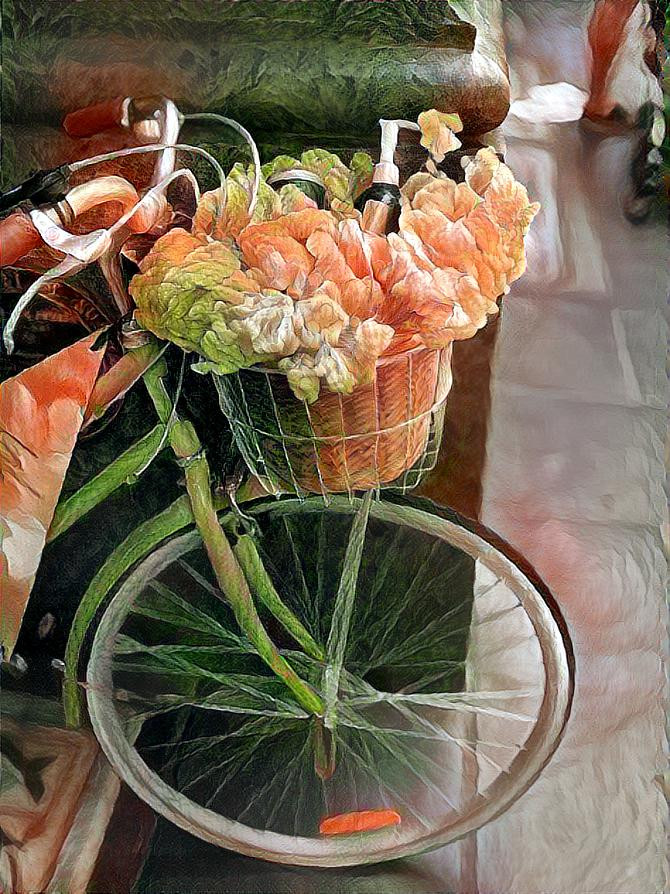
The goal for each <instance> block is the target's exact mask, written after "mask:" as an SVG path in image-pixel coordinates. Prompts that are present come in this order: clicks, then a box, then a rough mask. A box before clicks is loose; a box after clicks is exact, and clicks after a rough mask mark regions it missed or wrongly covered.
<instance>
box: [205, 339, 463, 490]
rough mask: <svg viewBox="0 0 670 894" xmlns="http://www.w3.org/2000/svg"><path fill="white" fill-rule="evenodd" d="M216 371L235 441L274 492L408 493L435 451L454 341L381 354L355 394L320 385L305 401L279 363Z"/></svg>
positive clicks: (432, 461)
mask: <svg viewBox="0 0 670 894" xmlns="http://www.w3.org/2000/svg"><path fill="white" fill-rule="evenodd" d="M214 378H215V383H216V388H217V390H218V393H219V400H220V404H221V409H222V410H223V412H224V414H225V415H226V417H227V419H228V421H229V422H230V426H231V428H232V432H233V436H234V438H235V441H236V443H237V446H238V448H239V450H240V452H241V453H242V456H243V457H244V459H245V461H246V463H247V465H248V466H249V469H250V470H251V472H252V473H253V474H254V475H255V476H256V477H257V478H259V480H260V481H261V482H262V484H263V486H264V487H265V488H266V489H267V490H268V491H269V492H270V493H274V494H279V493H282V492H283V493H285V492H286V491H291V492H295V493H297V494H298V495H299V496H303V495H307V494H310V493H317V494H319V493H320V494H322V495H323V496H324V497H326V496H327V495H328V494H331V493H349V494H351V493H353V492H354V491H367V490H373V489H376V490H379V489H381V488H395V489H400V490H402V491H403V492H404V491H407V490H410V489H411V488H413V487H416V485H417V484H418V483H419V481H420V480H421V478H422V477H423V475H424V474H425V473H426V472H428V471H430V470H431V469H432V468H433V467H434V466H435V462H436V460H437V453H438V450H439V447H440V441H441V437H442V427H443V422H444V405H445V401H446V398H447V395H448V393H449V389H450V388H451V382H452V376H451V346H449V347H447V348H442V349H440V350H431V349H427V348H417V349H414V350H411V351H407V352H405V353H400V354H394V355H390V356H387V357H382V358H381V359H380V360H379V362H378V363H377V367H376V370H375V377H374V380H373V381H372V382H371V383H370V384H369V385H359V386H358V387H356V388H355V389H354V391H353V392H352V393H351V394H336V393H334V392H331V391H328V390H326V388H325V387H324V388H322V390H321V393H320V395H319V397H318V399H317V400H316V401H315V402H314V403H313V404H311V405H310V404H307V403H304V402H302V401H299V400H298V399H297V398H296V397H295V395H294V394H293V392H292V391H291V389H290V387H289V384H288V381H287V379H286V376H285V375H284V373H282V372H281V371H279V370H276V369H266V368H263V367H252V368H251V369H245V370H240V371H239V372H238V373H234V374H232V375H226V376H215V377H214Z"/></svg>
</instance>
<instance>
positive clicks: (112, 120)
mask: <svg viewBox="0 0 670 894" xmlns="http://www.w3.org/2000/svg"><path fill="white" fill-rule="evenodd" d="M127 103H128V99H127V98H126V97H123V96H117V97H116V98H115V99H109V100H107V101H106V102H99V103H96V104H95V105H93V106H86V108H83V109H77V110H76V111H75V112H70V113H69V114H68V115H66V116H65V119H64V120H63V128H64V130H65V132H66V133H67V134H68V135H69V136H71V137H92V136H93V135H94V134H97V133H101V132H102V131H104V130H110V129H111V128H112V127H120V126H122V125H123V123H124V117H125V111H126V110H125V108H124V107H125V106H127Z"/></svg>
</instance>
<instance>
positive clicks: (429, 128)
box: [417, 109, 463, 164]
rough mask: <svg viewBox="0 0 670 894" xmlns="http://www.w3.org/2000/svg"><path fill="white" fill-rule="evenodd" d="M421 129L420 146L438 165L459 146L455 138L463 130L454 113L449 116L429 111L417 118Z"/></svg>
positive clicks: (459, 142)
mask: <svg viewBox="0 0 670 894" xmlns="http://www.w3.org/2000/svg"><path fill="white" fill-rule="evenodd" d="M417 123H418V125H419V127H420V128H421V145H422V146H424V147H425V148H426V149H427V150H428V151H429V152H430V154H431V155H432V156H433V158H434V159H435V161H436V162H437V163H438V164H439V163H440V162H441V161H442V159H443V158H444V156H445V155H446V154H447V153H448V152H453V151H454V149H458V147H459V146H460V145H461V141H460V140H459V139H458V137H457V136H456V134H457V133H460V132H461V131H462V130H463V122H462V121H461V119H460V116H459V115H457V114H456V113H453V114H451V115H449V114H446V113H445V112H438V111H437V109H430V110H429V111H427V112H421V114H420V115H419V117H418V118H417Z"/></svg>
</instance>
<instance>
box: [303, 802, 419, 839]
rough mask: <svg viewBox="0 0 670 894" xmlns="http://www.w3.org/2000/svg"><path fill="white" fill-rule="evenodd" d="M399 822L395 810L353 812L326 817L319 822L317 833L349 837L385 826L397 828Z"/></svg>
mask: <svg viewBox="0 0 670 894" xmlns="http://www.w3.org/2000/svg"><path fill="white" fill-rule="evenodd" d="M400 822H401V817H400V814H399V813H396V811H395V810H388V809H386V808H384V809H379V810H355V811H353V812H352V813H338V814H336V815H335V816H327V817H326V818H325V819H323V820H321V823H320V824H319V832H320V833H321V834H322V835H351V834H353V833H354V832H372V831H373V830H374V829H384V828H386V826H397V825H399V823H400Z"/></svg>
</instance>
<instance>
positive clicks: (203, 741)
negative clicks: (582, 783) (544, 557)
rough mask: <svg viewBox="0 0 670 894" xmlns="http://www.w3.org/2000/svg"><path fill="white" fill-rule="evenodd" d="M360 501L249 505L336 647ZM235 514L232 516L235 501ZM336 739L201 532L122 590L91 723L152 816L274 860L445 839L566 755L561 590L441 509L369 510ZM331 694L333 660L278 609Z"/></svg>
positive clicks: (288, 597)
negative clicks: (270, 665) (339, 596)
mask: <svg viewBox="0 0 670 894" xmlns="http://www.w3.org/2000/svg"><path fill="white" fill-rule="evenodd" d="M358 504H359V501H357V500H349V499H347V498H344V497H333V498H331V500H330V501H329V503H328V505H325V504H324V502H323V500H322V499H321V498H317V497H314V498H310V499H307V500H305V501H301V500H298V499H296V498H286V499H281V500H271V501H263V502H260V503H257V504H255V505H252V506H251V507H250V508H249V512H250V514H251V515H253V517H254V519H255V521H256V523H257V525H258V528H259V531H260V536H259V539H258V543H259V548H260V551H261V554H262V558H263V561H264V564H265V566H266V569H267V571H268V572H269V574H270V576H271V577H272V579H273V582H274V584H275V587H276V589H277V591H278V592H279V594H280V596H281V598H282V599H283V600H284V602H285V603H286V604H287V605H288V606H289V607H290V609H291V610H292V611H293V612H294V614H295V615H296V616H297V617H298V618H299V620H300V621H301V623H302V624H303V625H304V627H305V628H306V629H307V630H308V631H309V632H310V634H311V635H312V636H313V638H314V640H315V641H316V642H318V643H321V644H326V643H327V641H328V635H329V631H330V628H331V624H332V623H333V607H334V603H335V595H336V591H337V588H338V582H339V580H340V576H341V573H342V568H343V562H344V553H345V550H346V546H347V542H348V537H349V532H350V529H351V525H352V522H353V519H354V516H355V512H356V508H357V506H358ZM221 521H222V523H223V524H224V525H226V524H228V523H229V522H230V521H231V517H230V515H229V514H227V513H223V514H222V516H221ZM348 623H349V629H348V637H347V640H346V649H345V650H344V659H343V666H342V672H341V674H340V676H339V685H338V690H337V702H336V705H335V711H334V714H335V716H336V727H335V730H334V732H333V733H332V736H331V734H330V733H328V737H329V740H328V750H329V756H328V763H329V766H328V768H327V770H324V767H323V751H324V738H323V733H324V731H323V729H322V725H320V721H319V720H318V719H316V718H314V717H312V716H310V715H308V714H307V713H305V712H304V711H303V710H302V709H301V708H300V707H299V706H298V705H297V704H295V702H294V701H293V700H292V698H291V695H290V693H289V692H288V690H286V689H284V688H283V684H282V682H281V681H280V680H278V679H277V678H276V677H274V676H273V675H272V674H271V673H270V671H269V670H268V669H267V668H266V667H265V665H264V664H263V663H262V662H261V661H260V659H259V658H258V656H257V655H256V654H255V653H254V652H253V648H252V647H251V645H250V643H249V642H248V641H247V640H246V639H245V638H244V637H243V636H242V635H241V634H240V632H239V630H238V628H237V627H236V625H235V621H234V618H233V616H232V612H231V611H230V610H229V609H228V607H227V606H226V604H225V603H224V602H223V600H222V594H221V593H220V592H219V590H218V588H217V586H216V581H215V579H214V577H213V574H212V572H211V570H210V568H209V563H208V561H207V557H206V554H205V551H204V548H203V546H202V542H201V540H200V537H199V535H198V533H197V531H195V530H190V531H188V532H186V533H183V534H181V535H179V536H176V537H175V538H173V539H170V540H168V541H166V542H164V543H162V544H161V545H160V546H158V548H156V549H155V550H154V551H153V552H152V553H151V554H150V555H149V556H148V557H147V558H145V559H144V560H142V561H141V562H140V563H139V564H138V565H137V566H136V567H135V568H134V570H132V571H131V573H130V574H129V576H128V577H127V578H126V579H125V581H123V583H121V584H120V585H119V586H118V587H117V589H116V591H115V593H114V594H113V598H112V599H111V601H110V603H109V604H108V607H107V609H106V611H105V612H104V615H103V617H102V619H101V621H100V624H99V626H98V627H97V630H96V631H95V635H94V638H93V644H92V649H91V654H90V658H89V662H88V666H87V674H86V692H87V700H88V707H89V713H90V717H91V721H92V724H93V728H94V730H95V733H96V735H97V736H98V739H99V740H100V743H101V745H102V747H103V749H104V751H105V753H106V755H107V757H108V758H109V760H110V762H111V763H112V765H113V766H114V767H115V769H116V771H117V772H118V774H119V775H120V776H121V777H122V778H123V779H124V780H125V781H126V782H127V784H128V785H129V786H130V787H131V788H132V789H133V790H134V791H135V792H136V793H137V794H138V795H139V796H140V797H141V798H143V799H144V800H145V801H147V802H148V803H149V804H150V805H151V806H152V807H153V808H154V809H155V810H157V811H158V812H159V813H161V814H163V815H164V816H165V817H167V818H168V819H169V820H171V821H173V822H174V823H176V824H177V825H179V826H181V827H182V828H184V829H186V830H188V831H189V832H191V833H193V834H195V835H197V836H199V837H201V838H203V839H205V840H207V841H210V842H213V843H214V844H217V845H219V846H222V847H226V848H230V849H233V850H236V851H239V852H241V853H244V854H248V855H250V856H254V857H259V858H262V859H266V860H274V861H277V862H286V863H291V864H299V865H313V866H324V867H327V866H345V865H355V864H361V863H370V862H378V861H382V860H389V859H395V858H399V857H404V856H408V855H412V854H416V853H419V852H421V851H424V850H427V849H430V848H433V847H438V846H441V845H444V844H447V843H449V842H451V841H453V840H455V839H457V838H459V837H461V836H463V835H465V834H467V833H468V832H471V831H473V830H475V829H477V828H479V827H480V826H482V825H483V824H484V823H486V822H488V821H489V820H490V819H492V818H493V817H495V816H497V815H498V814H500V813H501V812H502V811H504V810H505V809H506V808H507V807H508V806H509V805H510V804H511V803H512V802H513V801H514V800H515V799H516V798H517V797H519V795H521V794H522V793H523V792H524V791H525V790H526V789H527V788H528V787H529V786H530V785H531V783H532V782H533V780H534V779H535V778H536V777H537V775H538V774H539V773H540V772H541V771H542V768H543V767H544V765H545V764H546V762H547V761H548V760H549V758H550V756H551V754H552V753H553V751H554V749H555V748H556V746H557V744H558V741H559V739H560V736H561V733H562V730H563V728H564V725H565V722H566V719H567V716H568V712H569V708H570V702H571V697H572V687H573V667H572V659H571V650H570V645H569V641H568V639H567V636H566V634H565V632H564V626H563V624H562V621H561V619H560V616H559V615H558V613H557V612H556V609H555V607H554V606H553V603H552V600H551V598H550V597H549V595H548V594H547V592H546V590H545V589H544V587H543V586H542V585H541V583H539V582H538V581H532V580H531V576H530V575H529V573H525V572H524V571H522V570H521V568H520V567H519V563H518V562H516V561H514V560H513V558H512V557H511V554H510V551H509V550H508V549H507V548H506V547H505V546H504V544H502V543H500V542H498V541H497V540H496V538H495V537H494V536H493V535H491V534H490V533H489V532H486V531H484V530H483V529H479V528H477V527H476V526H473V525H472V524H470V523H465V522H463V521H462V520H460V519H458V518H457V517H456V516H455V515H453V514H451V513H448V512H445V511H442V510H438V509H437V507H435V506H434V505H433V504H431V503H429V502H428V501H425V500H424V501H420V500H415V499H411V500H410V499H407V498H400V497H398V498H395V499H394V498H388V499H384V500H382V501H379V502H374V503H372V506H371V509H370V517H369V522H368V527H367V532H366V536H365V541H364V544H363V553H362V560H361V567H360V573H359V577H358V582H357V590H356V599H355V603H354V608H353V612H352V615H351V618H350V620H349V622H348ZM267 626H268V629H269V631H270V633H271V635H272V637H273V639H274V640H275V642H277V643H278V645H279V646H280V648H281V651H282V653H283V655H284V656H285V657H286V659H287V660H288V661H289V662H290V663H291V664H292V665H293V666H294V668H295V669H296V670H297V671H298V672H299V673H300V674H301V675H302V676H303V677H304V678H305V679H307V680H308V681H309V682H310V683H311V684H312V686H313V687H314V688H315V689H316V690H317V691H318V690H319V688H320V687H321V686H322V682H323V672H324V664H323V662H321V661H319V660H318V659H317V658H313V657H309V656H307V655H305V654H304V653H303V652H301V651H300V650H299V647H298V645H297V644H296V643H295V642H294V641H293V640H292V639H291V638H290V636H289V635H288V634H287V633H285V631H284V630H283V628H281V627H279V625H276V626H275V625H274V624H273V622H272V620H271V619H270V620H268V622H267Z"/></svg>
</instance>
